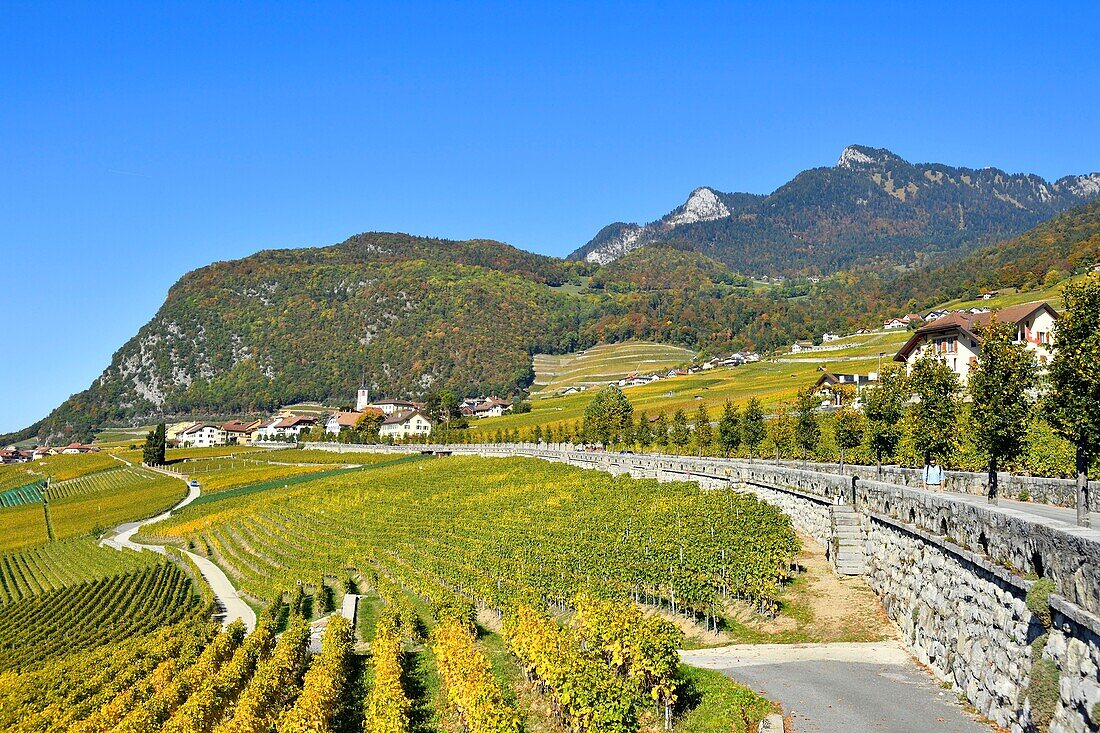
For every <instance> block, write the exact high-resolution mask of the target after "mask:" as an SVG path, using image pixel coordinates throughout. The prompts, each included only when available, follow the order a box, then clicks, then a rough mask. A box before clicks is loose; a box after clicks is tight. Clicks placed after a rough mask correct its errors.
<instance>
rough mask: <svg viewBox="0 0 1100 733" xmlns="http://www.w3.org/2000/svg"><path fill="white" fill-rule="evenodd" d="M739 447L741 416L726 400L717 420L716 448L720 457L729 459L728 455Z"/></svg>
mask: <svg viewBox="0 0 1100 733" xmlns="http://www.w3.org/2000/svg"><path fill="white" fill-rule="evenodd" d="M739 445H741V415H740V413H739V412H738V411H737V408H736V407H734V406H733V403H732V402H730V401H729V400H726V404H725V405H724V406H723V407H722V417H721V418H719V419H718V448H719V449H720V450H721V451H722V455H724V456H726V457H729V454H730V453H733V452H734V451H735V450H737V446H739Z"/></svg>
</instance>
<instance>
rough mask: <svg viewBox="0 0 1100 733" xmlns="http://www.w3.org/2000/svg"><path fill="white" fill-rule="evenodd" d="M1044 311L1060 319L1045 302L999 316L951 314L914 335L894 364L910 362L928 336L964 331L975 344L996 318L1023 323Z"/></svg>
mask: <svg viewBox="0 0 1100 733" xmlns="http://www.w3.org/2000/svg"><path fill="white" fill-rule="evenodd" d="M1042 310H1045V311H1048V312H1049V313H1050V314H1051V315H1052V316H1054V317H1055V318H1057V317H1058V311H1056V310H1054V308H1053V307H1052V306H1051V305H1050V303H1047V302H1045V301H1042V302H1038V303H1023V304H1021V305H1012V306H1009V307H1007V308H1002V309H1000V310H999V311H997V312H996V313H992V312H990V311H983V312H981V313H970V312H959V311H955V312H952V313H948V314H947V315H946V316H943V317H942V318H937V319H936V320H934V321H932V322H931V323H926V324H925V325H923V326H921V327H920V328H918V329H917V330H916V331H914V332H913V335H912V336H910V337H909V340H908V341H906V342H905V345H904V346H902V347H901V349H899V350H898V353H897V354H896V355H895V356H894V360H895V361H905V360H906V359H908V358H909V355H910V354H912V353H913V350H914V349H916V348H917V346H918V345H919V344H920V343H921V342H922V341H923V340H924V338H925V337H926V336H932V335H936V334H941V333H950V332H952V331H960V332H962V333H963V335H965V336H967V337H969V338H972V339H974V340H975V341H981V338H979V337H978V336H977V335H976V331H977V330H978V329H979V328H982V327H985V326H988V325H989V324H990V322H991V321H992V320H993V319H994V318H996V319H997V321H998V322H999V323H1020V322H1021V321H1026V320H1027V319H1028V318H1030V317H1031V316H1033V315H1034V314H1036V313H1038V312H1039V311H1042Z"/></svg>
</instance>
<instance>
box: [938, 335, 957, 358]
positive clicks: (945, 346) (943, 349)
mask: <svg viewBox="0 0 1100 733" xmlns="http://www.w3.org/2000/svg"><path fill="white" fill-rule="evenodd" d="M933 348H934V349H935V351H936V353H937V354H955V353H957V352H958V341H956V340H955V337H954V336H939V337H937V338H936V339H935V341H934V342H933Z"/></svg>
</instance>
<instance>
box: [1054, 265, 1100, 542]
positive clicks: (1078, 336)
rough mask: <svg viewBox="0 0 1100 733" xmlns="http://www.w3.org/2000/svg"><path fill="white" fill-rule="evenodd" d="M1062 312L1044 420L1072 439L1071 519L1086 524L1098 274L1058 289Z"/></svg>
mask: <svg viewBox="0 0 1100 733" xmlns="http://www.w3.org/2000/svg"><path fill="white" fill-rule="evenodd" d="M1062 303H1063V305H1064V310H1063V311H1062V315H1061V318H1059V320H1058V321H1057V323H1055V324H1054V358H1053V359H1052V361H1051V364H1050V387H1051V389H1050V394H1049V395H1048V396H1047V400H1046V409H1045V412H1046V414H1047V417H1048V419H1049V420H1050V422H1051V424H1052V425H1053V426H1054V429H1055V430H1056V431H1057V432H1058V434H1059V435H1061V436H1062V437H1063V438H1065V439H1066V440H1068V441H1070V442H1071V443H1073V447H1074V454H1075V456H1074V464H1075V469H1076V473H1077V523H1078V524H1079V525H1081V526H1082V527H1088V526H1089V484H1088V481H1089V462H1090V461H1091V460H1092V458H1093V457H1094V456H1096V455H1097V454H1098V453H1100V368H1098V367H1097V365H1098V364H1100V274H1093V275H1090V276H1089V277H1087V278H1085V279H1084V280H1081V281H1080V282H1077V283H1069V284H1067V285H1066V286H1065V287H1064V288H1062Z"/></svg>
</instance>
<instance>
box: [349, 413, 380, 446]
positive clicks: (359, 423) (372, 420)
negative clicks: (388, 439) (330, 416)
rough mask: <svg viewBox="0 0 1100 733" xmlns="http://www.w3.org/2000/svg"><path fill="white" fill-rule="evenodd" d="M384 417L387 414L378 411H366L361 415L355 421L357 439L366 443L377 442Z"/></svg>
mask: <svg viewBox="0 0 1100 733" xmlns="http://www.w3.org/2000/svg"><path fill="white" fill-rule="evenodd" d="M384 419H385V416H384V415H381V414H379V413H378V412H374V411H372V412H364V413H363V414H362V415H360V416H359V419H358V420H356V421H355V434H356V436H357V439H358V440H361V441H362V442H364V443H377V442H378V432H379V430H380V429H381V428H382V421H383V420H384Z"/></svg>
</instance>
